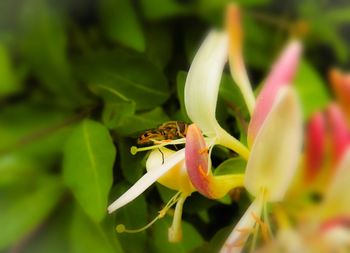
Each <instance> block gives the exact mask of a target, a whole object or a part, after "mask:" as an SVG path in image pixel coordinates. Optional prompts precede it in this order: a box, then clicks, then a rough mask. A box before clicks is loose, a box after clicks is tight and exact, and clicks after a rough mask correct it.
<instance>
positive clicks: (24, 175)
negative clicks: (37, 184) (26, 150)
mask: <svg viewBox="0 0 350 253" xmlns="http://www.w3.org/2000/svg"><path fill="white" fill-rule="evenodd" d="M0 174H1V177H0V187H9V186H14V185H19V186H21V185H23V184H28V181H29V182H30V181H34V180H35V179H36V178H37V177H40V176H41V174H42V168H41V167H40V166H39V165H38V164H36V163H35V162H34V161H33V160H32V159H29V158H27V157H24V156H23V155H19V154H14V153H10V154H6V155H1V156H0Z"/></svg>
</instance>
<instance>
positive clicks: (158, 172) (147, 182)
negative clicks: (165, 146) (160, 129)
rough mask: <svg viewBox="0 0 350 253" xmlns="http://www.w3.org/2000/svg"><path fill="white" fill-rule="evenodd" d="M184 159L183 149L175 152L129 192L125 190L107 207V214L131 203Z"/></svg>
mask: <svg viewBox="0 0 350 253" xmlns="http://www.w3.org/2000/svg"><path fill="white" fill-rule="evenodd" d="M184 159H185V149H181V150H179V151H177V152H176V153H175V154H173V155H172V156H170V157H168V159H167V162H166V163H164V164H162V165H161V166H159V167H158V168H154V169H152V170H150V171H148V172H147V173H146V174H145V175H144V176H143V177H142V178H140V179H139V180H138V181H137V182H136V183H135V184H134V185H133V186H132V187H130V189H129V190H127V191H126V192H125V193H124V194H123V195H122V196H120V197H119V198H118V199H117V200H116V201H114V202H113V203H112V204H111V205H110V206H109V207H108V212H109V213H112V212H114V211H115V210H117V209H118V208H120V207H122V206H124V205H126V204H128V203H129V202H131V201H133V200H134V199H135V198H136V197H137V196H139V195H140V194H141V193H143V192H144V191H145V190H146V189H147V188H148V187H150V186H151V185H152V184H153V183H154V182H156V181H157V180H158V179H159V178H160V177H161V176H163V175H164V174H165V173H167V172H168V171H169V170H170V169H171V168H173V167H174V166H175V165H176V164H177V163H179V162H180V161H181V160H184Z"/></svg>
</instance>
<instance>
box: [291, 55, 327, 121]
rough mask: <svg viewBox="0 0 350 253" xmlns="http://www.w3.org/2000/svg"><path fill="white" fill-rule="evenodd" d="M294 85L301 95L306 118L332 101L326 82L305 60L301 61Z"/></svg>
mask: <svg viewBox="0 0 350 253" xmlns="http://www.w3.org/2000/svg"><path fill="white" fill-rule="evenodd" d="M294 85H295V87H296V89H297V91H298V93H299V95H300V99H301V104H302V108H303V113H304V117H305V118H308V117H309V116H310V115H311V114H312V113H313V112H315V111H318V110H321V109H322V108H324V107H325V106H326V105H327V104H328V103H329V101H330V98H329V94H328V93H327V90H326V84H325V83H324V82H323V80H322V79H321V77H320V76H319V75H318V73H317V72H316V70H315V69H314V68H313V67H312V66H311V65H310V64H309V63H308V62H307V61H305V60H302V61H301V62H300V65H299V69H298V72H297V75H296V77H295V80H294Z"/></svg>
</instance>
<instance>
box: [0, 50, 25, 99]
mask: <svg viewBox="0 0 350 253" xmlns="http://www.w3.org/2000/svg"><path fill="white" fill-rule="evenodd" d="M20 89H21V85H20V83H19V82H18V80H17V78H16V76H15V72H14V69H13V66H12V60H11V58H10V55H9V52H8V51H7V48H6V47H5V46H4V45H3V44H0V98H1V97H5V96H8V95H12V94H14V93H16V92H18V91H19V90H20Z"/></svg>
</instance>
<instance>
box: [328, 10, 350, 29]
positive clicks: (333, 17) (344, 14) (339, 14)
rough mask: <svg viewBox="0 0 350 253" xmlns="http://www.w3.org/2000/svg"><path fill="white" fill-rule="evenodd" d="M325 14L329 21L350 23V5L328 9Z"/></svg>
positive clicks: (337, 23) (338, 23)
mask: <svg viewBox="0 0 350 253" xmlns="http://www.w3.org/2000/svg"><path fill="white" fill-rule="evenodd" d="M324 14H325V19H326V20H327V21H329V22H332V23H333V24H334V25H340V24H343V23H347V24H348V23H350V6H344V7H342V8H337V9H333V10H328V11H327V12H326V13H324Z"/></svg>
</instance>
